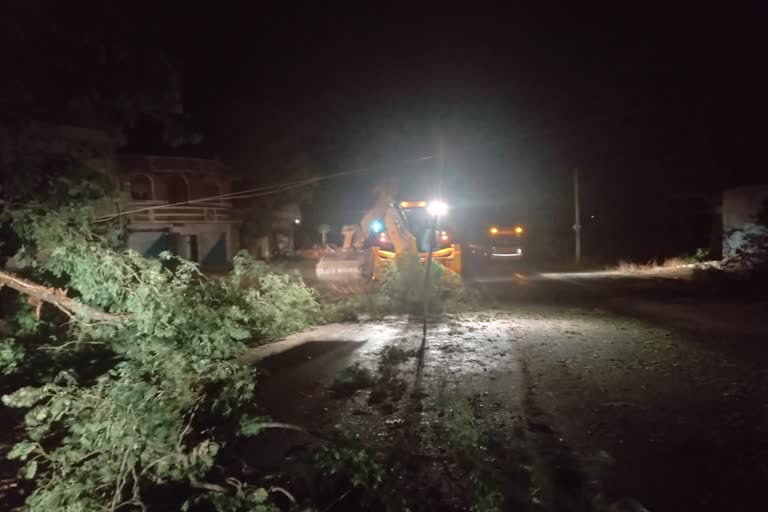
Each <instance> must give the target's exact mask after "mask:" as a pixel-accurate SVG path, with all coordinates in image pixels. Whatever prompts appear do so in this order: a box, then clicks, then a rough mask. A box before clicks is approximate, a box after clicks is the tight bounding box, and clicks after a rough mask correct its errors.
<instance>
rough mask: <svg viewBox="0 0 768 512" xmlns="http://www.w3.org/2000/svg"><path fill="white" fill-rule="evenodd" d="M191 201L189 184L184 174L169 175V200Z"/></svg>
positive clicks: (176, 201)
mask: <svg viewBox="0 0 768 512" xmlns="http://www.w3.org/2000/svg"><path fill="white" fill-rule="evenodd" d="M186 201H189V184H188V183H187V180H185V179H184V177H183V176H179V175H176V174H174V175H171V176H169V177H168V202H169V203H170V204H174V203H184V202H186Z"/></svg>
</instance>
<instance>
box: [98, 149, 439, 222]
mask: <svg viewBox="0 0 768 512" xmlns="http://www.w3.org/2000/svg"><path fill="white" fill-rule="evenodd" d="M432 158H434V156H433V155H426V156H421V157H417V158H411V159H408V160H401V161H398V162H391V163H389V164H381V165H374V166H369V167H363V168H360V169H353V170H349V171H341V172H337V173H334V174H329V175H326V176H316V177H313V178H306V179H303V180H297V181H292V182H287V183H276V184H274V185H266V186H263V187H256V188H252V189H248V190H241V191H239V192H230V193H228V194H219V195H216V196H208V197H200V198H197V199H190V200H187V201H179V202H176V203H169V204H161V205H155V206H146V207H144V208H136V209H134V210H127V211H124V212H118V213H114V214H110V215H103V216H101V217H97V218H96V222H105V221H109V220H113V219H116V218H117V217H120V216H122V215H129V214H133V213H141V212H145V211H149V210H158V209H162V208H172V207H174V206H183V205H187V204H194V203H203V202H209V201H213V200H216V199H223V200H229V199H247V198H251V197H261V196H267V195H271V194H279V193H281V192H285V191H286V190H291V189H294V188H300V187H303V186H306V185H310V184H312V183H318V182H321V181H324V180H329V179H332V178H338V177H340V176H349V175H353V174H364V173H366V172H370V171H372V170H374V169H381V168H382V167H391V166H392V165H397V164H403V163H410V162H419V161H424V160H431V159H432Z"/></svg>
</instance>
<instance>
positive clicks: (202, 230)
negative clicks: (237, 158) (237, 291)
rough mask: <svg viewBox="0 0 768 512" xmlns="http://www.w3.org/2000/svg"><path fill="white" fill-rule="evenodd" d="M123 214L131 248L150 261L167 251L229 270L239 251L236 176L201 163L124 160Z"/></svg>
mask: <svg viewBox="0 0 768 512" xmlns="http://www.w3.org/2000/svg"><path fill="white" fill-rule="evenodd" d="M115 167H116V171H117V175H118V179H119V183H120V210H121V212H122V213H123V215H122V216H121V218H122V219H123V221H124V226H125V230H126V233H127V243H128V247H129V248H131V249H134V250H136V251H138V252H140V253H141V254H143V255H145V256H149V257H153V256H157V255H159V254H160V253H161V252H163V251H171V252H173V253H175V254H178V255H179V256H181V257H183V258H186V259H190V260H192V261H197V262H199V263H200V264H201V266H203V267H208V268H216V267H224V266H226V265H227V264H228V263H229V262H231V260H232V258H233V256H234V255H235V254H236V253H237V251H238V250H239V248H240V241H239V238H240V236H239V234H240V224H241V221H240V218H239V215H237V213H236V210H235V209H234V208H233V205H232V201H231V200H229V199H226V198H222V197H221V196H224V195H226V194H229V193H230V192H231V191H232V180H233V178H232V173H231V172H229V169H228V168H227V167H226V166H224V165H223V164H222V163H221V162H218V161H216V160H206V159H199V158H178V157H160V156H138V155H137V156H130V155H129V156H120V157H118V158H117V160H116V165H115Z"/></svg>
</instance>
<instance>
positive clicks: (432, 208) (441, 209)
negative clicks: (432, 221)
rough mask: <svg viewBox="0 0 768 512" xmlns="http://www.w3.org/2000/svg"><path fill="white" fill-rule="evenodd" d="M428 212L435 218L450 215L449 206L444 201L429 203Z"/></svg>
mask: <svg viewBox="0 0 768 512" xmlns="http://www.w3.org/2000/svg"><path fill="white" fill-rule="evenodd" d="M427 212H428V213H429V214H430V215H432V216H433V217H441V216H443V215H445V214H446V213H448V205H447V204H445V203H444V202H443V201H430V202H429V203H427Z"/></svg>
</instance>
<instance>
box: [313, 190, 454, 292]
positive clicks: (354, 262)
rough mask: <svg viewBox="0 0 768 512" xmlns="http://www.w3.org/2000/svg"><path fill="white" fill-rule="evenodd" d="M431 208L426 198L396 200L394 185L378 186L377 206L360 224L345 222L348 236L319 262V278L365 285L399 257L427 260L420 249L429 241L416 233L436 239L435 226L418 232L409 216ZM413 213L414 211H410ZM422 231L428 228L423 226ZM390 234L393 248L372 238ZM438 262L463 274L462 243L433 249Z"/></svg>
mask: <svg viewBox="0 0 768 512" xmlns="http://www.w3.org/2000/svg"><path fill="white" fill-rule="evenodd" d="M427 208H428V203H427V202H426V201H415V202H409V201H403V202H401V203H397V202H395V198H394V193H393V191H392V188H391V186H389V185H386V184H382V185H379V186H378V187H377V188H376V191H375V200H374V202H373V206H371V208H369V209H368V210H367V211H366V212H365V214H364V215H363V217H362V219H361V220H360V223H359V224H352V225H347V226H344V227H343V229H342V231H341V234H342V236H343V238H344V242H343V245H342V247H341V248H340V249H339V250H337V251H335V253H333V254H326V255H325V256H323V257H321V258H320V260H319V261H318V263H317V267H316V270H315V273H316V275H317V278H318V280H320V281H321V282H324V283H326V284H329V285H332V286H336V287H339V286H341V287H342V288H343V287H347V286H355V285H363V286H365V284H366V283H370V282H372V281H380V280H381V279H382V278H383V276H384V269H385V268H386V267H387V265H389V264H391V263H392V262H393V261H394V260H395V258H397V257H399V256H402V255H405V254H418V256H419V258H420V259H421V260H422V261H424V260H425V259H426V258H427V255H428V253H427V252H426V251H419V246H420V245H421V247H422V248H424V246H425V245H426V246H427V247H428V245H429V242H427V243H426V244H424V243H422V244H418V243H417V238H416V235H419V236H423V235H427V236H428V237H429V238H430V239H434V238H436V237H435V234H434V233H431V228H429V229H427V230H426V231H425V233H414V230H413V227H412V226H411V224H413V223H412V222H410V223H409V220H408V219H409V216H410V217H416V216H417V215H415V214H416V213H425V212H426V209H427ZM409 213H410V215H409ZM422 231H424V230H423V229H422ZM379 236H382V239H383V238H384V237H386V239H387V241H388V246H391V247H392V249H393V250H391V251H389V250H384V249H382V248H381V247H379V246H378V245H377V244H375V243H371V239H372V238H374V239H376V238H378V237H379ZM432 259H433V261H434V262H435V263H437V264H440V265H442V266H443V267H445V269H446V272H447V273H449V274H456V275H461V270H462V268H461V267H462V265H461V246H460V245H459V244H455V243H452V244H449V245H447V246H446V247H439V248H436V250H434V251H433V253H432Z"/></svg>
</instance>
